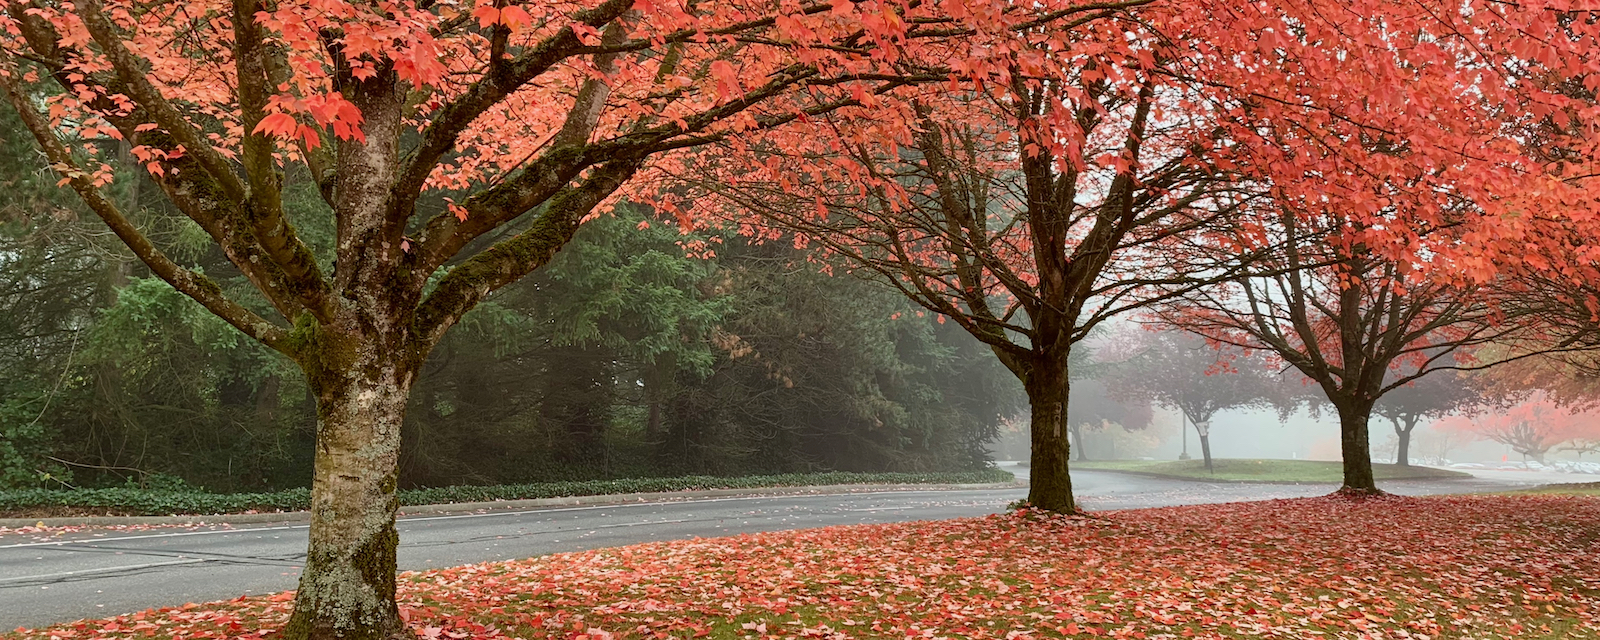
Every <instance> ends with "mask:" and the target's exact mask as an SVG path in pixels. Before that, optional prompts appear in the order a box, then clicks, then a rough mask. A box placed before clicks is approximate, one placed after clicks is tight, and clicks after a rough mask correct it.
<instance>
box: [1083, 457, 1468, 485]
mask: <svg viewBox="0 0 1600 640" xmlns="http://www.w3.org/2000/svg"><path fill="white" fill-rule="evenodd" d="M1211 462H1212V467H1213V469H1212V470H1210V471H1207V470H1206V465H1205V462H1204V461H1202V460H1088V461H1082V462H1073V463H1072V466H1073V468H1077V469H1094V470H1100V471H1126V472H1132V473H1139V474H1144V475H1152V476H1161V477H1168V478H1180V479H1183V480H1225V481H1230V482H1304V483H1318V482H1327V483H1334V484H1337V483H1339V482H1340V481H1342V480H1343V479H1344V468H1343V466H1342V465H1341V464H1340V463H1338V462H1326V461H1321V460H1235V459H1213V460H1212V461H1211ZM1372 473H1373V475H1374V476H1375V477H1376V478H1377V479H1378V480H1433V479H1445V478H1470V477H1472V475H1471V474H1468V473H1462V472H1459V471H1449V470H1446V469H1434V468H1432V467H1415V466H1405V467H1402V466H1398V465H1392V464H1374V465H1372Z"/></svg>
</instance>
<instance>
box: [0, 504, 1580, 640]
mask: <svg viewBox="0 0 1600 640" xmlns="http://www.w3.org/2000/svg"><path fill="white" fill-rule="evenodd" d="M1597 537H1600V500H1596V499H1594V498H1585V497H1565V496H1553V497H1552V496H1451V497H1433V498H1406V497H1397V496H1384V497H1376V498H1366V499H1352V498H1346V497H1337V496H1327V497H1320V498H1305V499H1297V500H1276V501H1267V502H1246V503H1231V504H1218V505H1205V506H1193V507H1173V508H1164V509H1142V510H1135V511H1121V512H1108V513H1105V514H1100V515H1098V516H1095V517H1063V516H1044V515H1040V514H1030V513H1026V512H1024V513H1010V514H1001V515H995V516H989V517H986V518H968V519H961V520H947V521H935V522H907V523H898V524H885V525H858V526H842V527H829V528H823V529H808V530H800V531H784V532H774V533H758V534H746V535H741V536H734V537H728V538H710V539H695V540H678V541H670V542H657V543H650V544H643V545H635V546H630V547H620V548H611V549H599V550H593V551H584V552H577V553H565V554H555V555H549V556H543V557H538V558H533V559H529V560H519V561H508V562H495V563H487V564H478V565H470V566H465V567H456V568H452V569H443V570H435V571H426V572H414V573H406V574H402V576H401V578H400V585H401V586H400V592H401V593H400V598H401V601H402V603H403V604H402V611H403V612H404V615H405V616H406V619H407V620H408V621H409V623H410V624H411V625H412V627H413V628H414V629H416V631H417V633H418V635H419V636H420V637H421V638H424V639H426V640H436V639H439V638H558V637H559V638H583V639H586V640H608V639H620V638H640V639H644V640H665V639H667V638H683V639H688V638H698V637H709V638H713V639H719V640H776V639H777V638H828V639H834V640H842V639H848V638H884V639H893V640H904V639H905V638H940V637H946V638H969V639H991V638H992V639H1002V638H1004V639H1010V640H1023V639H1028V640H1040V639H1045V638H1091V637H1108V638H1145V639H1152V640H1154V639H1177V638H1207V639H1226V638H1281V639H1289V638H1321V637H1326V638H1411V639H1415V638H1472V639H1474V640H1491V639H1509V638H1518V639H1524V640H1528V639H1533V640H1555V639H1565V640H1573V639H1576V640H1582V639H1585V638H1595V637H1597V631H1600V624H1597V617H1596V616H1597V611H1600V553H1596V552H1595V551H1596V548H1595V545H1596V540H1597ZM291 599H292V594H289V593H282V594H277V595H272V596H264V597H255V598H241V599H239V600H235V601H229V602H220V603H212V604H206V605H186V606H183V607H176V608H168V609H161V610H151V611H146V612H143V613H138V614H132V615H124V616H119V617H116V618H109V619H103V620H85V621H80V622H75V623H69V624H63V625H58V626H54V627H50V628H46V629H39V630H23V631H18V632H15V633H12V634H9V635H0V638H3V639H4V640H45V639H47V638H90V637H94V638H105V639H108V640H115V639H123V638H128V639H133V638H144V637H152V636H154V637H165V638H170V637H177V636H182V637H184V638H191V639H192V638H220V637H255V636H256V634H258V633H262V632H264V631H266V630H270V629H276V628H278V627H279V626H280V625H282V624H283V623H284V621H285V620H286V619H287V616H288V613H289V608H290V606H291V604H292V603H291Z"/></svg>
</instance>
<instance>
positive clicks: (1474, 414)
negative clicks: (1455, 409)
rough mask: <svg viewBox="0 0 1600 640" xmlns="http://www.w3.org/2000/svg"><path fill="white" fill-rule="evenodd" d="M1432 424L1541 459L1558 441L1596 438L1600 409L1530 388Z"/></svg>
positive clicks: (1437, 427)
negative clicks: (1569, 402)
mask: <svg viewBox="0 0 1600 640" xmlns="http://www.w3.org/2000/svg"><path fill="white" fill-rule="evenodd" d="M1434 428H1436V429H1442V430H1454V431H1462V432H1466V433H1471V434H1473V435H1475V436H1477V437H1479V438H1482V439H1485V440H1492V441H1494V442H1498V443H1500V444H1503V445H1506V446H1508V447H1511V450H1512V451H1515V452H1517V453H1518V454H1521V455H1522V457H1523V459H1528V458H1532V459H1533V460H1536V461H1538V462H1544V457H1545V454H1547V453H1549V452H1550V450H1551V449H1553V448H1555V447H1556V446H1558V445H1561V444H1565V443H1568V442H1572V441H1575V440H1595V439H1600V413H1597V412H1596V410H1594V409H1593V408H1588V409H1585V408H1583V407H1573V406H1570V405H1568V406H1563V405H1562V404H1560V403H1559V402H1557V401H1556V399H1555V398H1554V397H1553V396H1552V395H1551V394H1549V393H1547V392H1544V391H1530V392H1525V393H1518V394H1513V395H1511V396H1507V397H1502V398H1496V399H1488V400H1487V401H1485V402H1481V403H1479V404H1477V405H1475V406H1472V407H1469V408H1467V409H1466V410H1464V411H1462V412H1461V413H1460V414H1458V415H1452V416H1448V417H1445V418H1442V419H1440V420H1439V421H1438V422H1436V423H1435V424H1434Z"/></svg>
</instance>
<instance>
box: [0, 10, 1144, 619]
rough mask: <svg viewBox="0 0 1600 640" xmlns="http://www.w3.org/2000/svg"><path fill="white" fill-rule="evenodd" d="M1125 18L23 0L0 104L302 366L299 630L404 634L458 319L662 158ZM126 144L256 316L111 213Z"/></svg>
mask: <svg viewBox="0 0 1600 640" xmlns="http://www.w3.org/2000/svg"><path fill="white" fill-rule="evenodd" d="M1115 8H1116V5H1115V4H1110V5H1085V6H1076V5H1072V4H1062V3H1055V2H1046V3H1037V4H1033V5H1029V6H1028V7H1026V8H1019V7H1014V6H1011V5H1010V4H1008V3H1003V2H988V3H977V2H974V3H966V2H956V3H939V4H938V5H936V6H933V5H928V4H925V3H922V2H916V1H907V2H898V1H895V0H888V1H884V2H879V1H875V0H872V1H868V2H844V1H842V0H839V1H835V2H801V3H794V2H775V1H767V0H735V1H733V2H718V3H694V2H666V3H662V2H647V1H643V0H595V1H592V2H553V3H515V2H505V1H500V0H495V1H490V0H480V1H478V2H475V3H470V4H465V5H464V4H458V3H445V2H434V1H433V0H415V1H402V2H380V3H351V2H344V1H340V0H315V1H306V2H258V1H256V0H237V1H234V2H216V1H215V0H209V1H206V2H201V3H199V4H195V3H162V2H146V1H141V0H87V1H78V2H57V1H54V0H7V1H6V2H5V3H4V9H5V11H4V16H3V22H4V25H3V26H4V29H5V35H4V36H3V44H0V47H3V49H4V53H3V56H0V90H3V92H4V93H5V95H6V98H7V100H8V102H9V103H10V105H11V106H12V107H13V108H14V109H15V110H16V111H17V113H18V115H19V116H20V118H21V120H22V122H23V124H24V125H25V128H26V129H27V130H28V131H29V132H30V133H31V134H32V137H33V138H34V139H35V141H36V142H37V144H38V145H39V148H40V149H41V150H42V151H43V153H44V155H45V156H46V158H47V159H48V161H49V162H50V163H51V166H52V168H54V169H55V170H56V171H57V172H58V173H59V174H60V175H61V176H62V184H63V185H65V186H69V187H70V188H71V189H72V190H73V191H75V192H76V193H77V194H78V195H79V197H80V198H81V199H82V200H83V201H84V203H85V204H86V206H87V207H88V208H89V209H90V210H92V211H93V212H94V214H95V215H96V216H97V217H99V218H100V219H101V220H102V221H103V222H104V223H105V224H106V225H107V226H108V227H109V228H110V230H111V231H112V232H113V234H115V235H116V237H117V238H118V239H120V240H121V241H122V242H123V243H124V244H126V245H127V246H128V248H129V249H130V250H131V251H132V253H133V254H134V255H135V256H136V257H137V258H138V259H139V260H140V261H141V262H142V263H143V264H144V265H145V267H146V268H148V269H149V270H150V272H151V273H152V274H153V275H154V276H155V277H158V278H160V279H162V280H164V281H166V282H167V283H168V284H170V285H171V286H173V287H174V288H175V289H177V290H178V291H180V292H182V293H183V294H185V295H187V296H189V297H190V298H193V299H194V300H195V301H197V302H198V303H199V304H200V305H202V306H203V307H205V308H206V309H207V310H209V311H210V312H212V313H214V314H216V315H217V316H218V317H220V318H222V319H223V320H224V321H226V322H228V323H229V324H231V325H233V326H234V327H235V328H237V329H238V330H240V331H242V332H243V333H244V334H246V335H249V336H250V337H252V338H254V339H256V340H258V341H260V342H261V343H263V344H265V345H267V346H268V347H270V348H272V349H274V350H276V351H278V352H280V353H282V354H283V355H285V356H286V357H288V358H289V359H291V360H293V361H294V362H295V363H297V364H298V365H299V367H300V368H301V369H302V371H303V372H304V373H305V375H306V378H307V380H308V382H309V385H310V388H311V391H312V395H314V396H315V398H316V400H317V406H318V411H317V413H318V428H317V453H316V463H315V471H314V474H313V475H314V477H313V481H312V494H313V506H312V516H311V533H310V546H309V549H308V557H307V561H306V566H305V569H304V572H303V574H302V578H301V583H300V589H299V590H298V591H297V593H296V596H295V603H296V606H295V612H296V613H295V615H294V617H293V618H292V619H291V620H290V622H289V623H288V626H287V628H286V629H285V635H286V637H289V638H302V637H349V638H354V637H407V636H410V635H411V633H410V631H409V630H407V629H406V626H405V624H404V622H403V621H402V620H401V618H400V617H399V613H398V609H397V608H396V606H395V602H394V558H395V544H396V533H395V529H394V526H393V521H394V513H395V499H394V489H395V473H396V458H397V456H398V453H399V450H400V447H399V438H400V426H401V419H402V416H403V413H404V410H405V406H406V401H407V396H408V391H409V389H410V387H411V386H412V384H413V383H414V381H415V380H416V377H417V373H418V369H419V367H420V365H421V363H422V362H423V361H424V359H425V358H426V356H427V354H428V353H429V351H430V349H432V347H433V346H434V345H436V344H437V343H438V341H439V340H440V338H441V337H442V336H443V335H444V334H445V332H446V331H447V330H448V329H449V328H450V327H451V326H452V325H454V324H455V323H456V322H457V321H458V320H460V318H461V317H462V315H463V314H464V313H466V312H467V311H468V310H470V309H472V308H473V307H474V306H475V305H477V304H478V303H479V302H481V301H482V300H484V299H485V298H486V297H487V296H490V295H492V294H493V293H494V292H495V291H496V290H497V289H500V288H501V287H504V286H505V285H507V284H509V283H511V282H513V281H515V280H517V279H518V278H521V277H522V276H524V275H526V274H527V273H529V272H531V271H532V270H534V269H537V268H539V267H540V266H541V265H543V264H545V263H546V262H548V261H549V260H550V259H551V257H552V256H553V255H554V254H555V253H556V252H557V251H558V250H559V249H560V248H561V247H562V245H563V244H564V243H565V242H566V241H567V240H568V239H570V238H571V237H572V235H573V233H574V232H575V230H576V229H577V228H578V226H579V225H580V224H581V223H582V222H583V221H584V220H585V219H586V218H588V217H590V216H592V215H595V214H596V213H597V212H603V211H604V210H605V209H606V208H607V207H608V206H610V205H609V203H611V202H614V201H616V200H617V199H619V198H623V197H632V198H635V199H650V198H652V197H653V196H654V194H655V193H656V192H657V191H658V190H659V184H658V183H656V182H654V181H653V180H651V179H650V176H651V175H654V174H653V173H652V172H653V171H655V170H654V169H653V168H652V166H653V165H652V158H656V157H658V156H661V155H662V154H670V152H673V151H676V150H681V149H686V148H690V147H694V146H697V145H706V144H714V143H728V144H735V143H736V139H738V138H741V137H746V136H756V135H758V134H761V133H762V132H768V131H773V130H776V129H780V128H782V127H784V126H786V125H790V124H792V123H795V122H799V121H803V120H806V119H810V118H816V117H820V116H823V115H826V114H828V113H830V112H834V111H836V110H840V109H848V108H851V107H855V106H859V105H871V104H875V102H876V100H878V99H879V97H880V96H884V95H886V94H889V93H891V92H893V91H895V90H896V89H897V88H900V87H905V86H908V85H914V84H917V83H921V82H935V81H944V80H946V79H947V78H948V76H949V74H948V73H944V74H941V73H937V72H936V71H937V70H932V71H930V70H922V71H911V72H907V69H906V68H905V67H904V66H903V65H901V64H899V62H900V61H901V60H903V59H905V58H907V57H908V56H910V55H912V54H913V53H917V52H922V53H917V55H923V56H926V57H928V58H930V59H935V58H936V59H939V60H943V61H946V62H948V61H956V62H959V63H961V65H960V66H961V68H962V69H963V70H972V69H975V68H983V67H985V66H986V65H988V64H991V63H990V62H988V61H987V60H986V59H985V58H984V57H983V56H982V55H976V54H974V52H984V51H988V50H991V49H994V48H996V47H998V48H1001V49H1002V50H1003V49H1005V48H1006V47H1007V46H1008V44H1007V43H1009V42H1011V41H1013V40H1014V39H1015V38H1016V37H1017V36H1018V35H1019V34H1024V33H1035V32H1037V31H1039V30H1040V28H1041V27H1044V26H1046V25H1049V24H1052V23H1054V22H1056V21H1061V20H1066V19H1069V18H1070V19H1076V20H1092V19H1094V18H1097V17H1099V16H1101V15H1103V14H1104V13H1105V12H1107V11H1112V10H1114V9H1115ZM123 150H125V151H126V155H127V157H128V158H130V159H131V160H132V161H136V162H137V165H138V167H139V168H140V169H141V170H142V171H144V172H146V173H147V174H148V175H149V177H150V179H151V180H152V181H154V182H155V184H156V185H158V186H159V187H160V189H161V191H162V193H163V194H164V195H165V196H166V198H167V199H168V200H169V201H170V202H171V204H172V205H173V207H175V208H176V209H177V210H178V211H180V212H182V214H183V215H184V216H186V217H187V218H188V219H189V220H190V221H191V222H192V223H193V225H194V226H196V227H198V228H199V229H200V230H201V231H203V232H204V234H205V235H206V236H208V237H209V238H210V240H211V242H212V243H213V244H214V245H215V247H216V249H217V250H219V251H221V252H222V253H223V254H225V255H226V257H227V258H228V261H229V263H230V264H231V265H232V266H233V267H234V268H236V269H237V270H238V271H239V272H240V273H242V274H243V275H244V276H245V277H246V278H247V279H248V280H249V281H250V282H251V283H252V284H253V285H254V288H255V290H256V293H257V294H259V297H258V298H249V297H237V296H230V295H228V294H226V293H225V292H224V291H222V290H221V288H220V287H218V286H217V284H216V283H215V282H214V281H213V280H212V278H211V277H209V276H208V275H207V274H205V273H202V272H201V271H199V270H197V269H194V268H192V267H191V266H188V265H185V264H183V263H182V261H181V260H180V259H178V258H175V257H174V256H173V254H171V253H169V252H168V251H166V250H164V249H163V248H162V247H161V246H158V244H157V243H156V242H154V241H152V239H151V237H150V236H149V235H148V234H147V233H146V232H145V230H142V229H141V228H140V227H139V226H138V225H137V224H136V223H135V222H134V221H132V220H130V218H129V216H128V214H127V212H125V211H124V210H123V209H122V208H121V207H119V205H118V203H117V202H116V201H115V199H113V198H109V197H108V196H107V195H106V188H107V186H108V184H109V183H110V182H111V181H112V180H113V178H114V169H115V164H116V163H117V159H116V156H117V155H118V152H119V151H123ZM296 181H310V182H311V183H313V184H314V185H315V187H316V190H317V192H318V193H320V195H321V196H322V199H323V200H324V204H325V205H326V209H325V212H324V214H325V215H327V216H329V217H330V218H331V219H332V220H333V221H334V224H333V225H332V226H334V227H335V228H336V238H335V239H334V242H333V247H332V248H331V249H330V250H329V251H328V252H325V253H322V254H318V253H317V252H315V251H313V249H312V248H311V246H309V245H308V243H307V242H306V241H305V239H304V238H302V237H301V235H300V234H299V233H297V231H296V228H295V226H294V225H293V224H291V222H290V221H289V220H288V218H287V217H286V215H285V212H284V206H283V198H284V192H285V188H286V185H292V184H295V182H296ZM680 213H683V214H684V215H689V214H688V213H687V212H681V211H680Z"/></svg>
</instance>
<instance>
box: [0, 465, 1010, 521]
mask: <svg viewBox="0 0 1600 640" xmlns="http://www.w3.org/2000/svg"><path fill="white" fill-rule="evenodd" d="M1013 479H1014V476H1012V475H1011V473H1010V472H1009V471H1001V470H999V469H988V470H985V471H971V472H962V473H850V472H843V471H835V472H830V473H791V474H784V475H777V476H746V477H741V478H717V477H711V476H687V477H682V478H636V479H628V480H584V481H573V482H548V483H541V484H513V485H494V486H482V487H478V486H454V487H437V488H433V489H402V490H401V491H400V504H402V505H406V506H412V505H427V504H447V503H452V502H482V501H488V500H523V499H529V498H564V497H572V496H598V495H607V494H615V493H643V492H654V491H694V490H699V489H756V488H761V487H807V486H821V485H831V484H981V483H990V482H1010V481H1012V480H1013ZM310 505H311V491H310V490H309V489H290V490H287V491H278V492H275V493H189V492H178V491H153V490H145V489H77V490H71V491H63V490H48V489H21V490H11V491H0V512H27V511H30V510H47V509H50V508H69V509H87V510H104V511H107V512H112V513H117V514H122V515H175V514H198V515H212V514H222V513H242V512H246V511H300V510H304V509H307V508H309V507H310Z"/></svg>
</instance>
